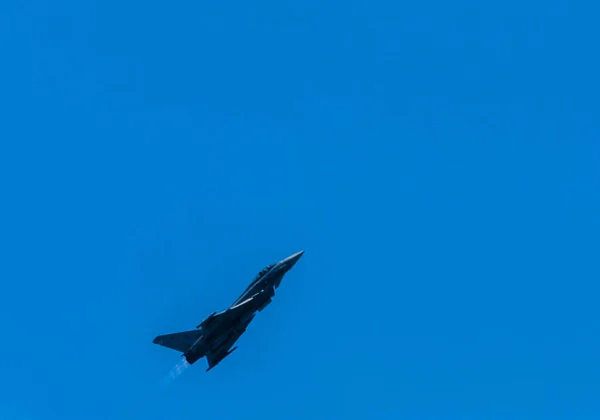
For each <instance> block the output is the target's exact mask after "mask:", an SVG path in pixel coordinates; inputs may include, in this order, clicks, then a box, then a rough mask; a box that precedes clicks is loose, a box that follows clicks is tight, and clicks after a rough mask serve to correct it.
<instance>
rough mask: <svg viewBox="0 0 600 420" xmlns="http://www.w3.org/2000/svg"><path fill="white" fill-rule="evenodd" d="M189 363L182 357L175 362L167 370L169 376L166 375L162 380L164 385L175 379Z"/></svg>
mask: <svg viewBox="0 0 600 420" xmlns="http://www.w3.org/2000/svg"><path fill="white" fill-rule="evenodd" d="M190 366H191V365H190V364H189V363H188V362H187V360H185V359H184V358H183V359H181V361H180V362H179V363H177V364H176V365H175V366H173V368H172V369H171V372H169V376H167V377H166V378H165V380H164V383H165V385H169V384H170V383H171V382H173V381H174V380H175V379H177V378H178V377H179V376H180V375H181V374H182V373H183V372H184V371H185V370H186V369H187V368H188V367H190Z"/></svg>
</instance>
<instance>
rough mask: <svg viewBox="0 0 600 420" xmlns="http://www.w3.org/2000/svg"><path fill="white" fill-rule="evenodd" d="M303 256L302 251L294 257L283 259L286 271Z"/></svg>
mask: <svg viewBox="0 0 600 420" xmlns="http://www.w3.org/2000/svg"><path fill="white" fill-rule="evenodd" d="M303 254H304V251H300V252H296V253H295V254H294V255H290V256H289V257H287V258H286V259H285V262H286V265H287V266H288V270H289V269H290V268H292V267H293V266H294V265H295V264H296V263H297V262H298V260H299V259H300V257H301V256H302V255H303Z"/></svg>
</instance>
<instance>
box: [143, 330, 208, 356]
mask: <svg viewBox="0 0 600 420" xmlns="http://www.w3.org/2000/svg"><path fill="white" fill-rule="evenodd" d="M201 335H202V332H201V331H200V330H191V331H183V332H178V333H173V334H165V335H159V336H157V337H156V338H155V339H154V340H152V342H153V343H154V344H158V345H161V346H163V347H168V348H170V349H173V350H177V351H180V352H182V353H185V352H186V351H188V350H189V349H190V347H192V344H194V343H195V342H196V340H198V338H200V336H201Z"/></svg>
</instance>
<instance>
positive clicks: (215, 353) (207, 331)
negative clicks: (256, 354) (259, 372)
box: [153, 251, 304, 372]
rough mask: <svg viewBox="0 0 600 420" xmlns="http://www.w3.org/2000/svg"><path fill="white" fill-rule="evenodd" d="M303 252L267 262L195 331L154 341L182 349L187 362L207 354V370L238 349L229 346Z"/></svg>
mask: <svg viewBox="0 0 600 420" xmlns="http://www.w3.org/2000/svg"><path fill="white" fill-rule="evenodd" d="M302 254H304V251H300V252H297V253H296V254H294V255H291V256H289V257H287V258H286V259H284V260H281V261H279V262H277V263H275V264H271V265H267V266H266V267H265V268H263V269H262V270H261V271H260V272H259V273H258V274H257V276H256V277H255V278H254V280H253V281H252V283H250V285H249V286H248V287H247V288H246V290H244V293H242V294H241V295H240V297H239V298H237V299H236V300H235V302H233V303H232V304H231V306H230V307H229V308H227V309H226V310H224V311H222V312H219V313H217V312H213V313H212V314H210V315H209V316H207V317H206V318H205V319H204V321H202V322H201V323H200V324H198V325H197V326H196V329H195V330H191V331H183V332H178V333H174V334H166V335H159V336H158V337H156V338H155V339H154V341H153V343H154V344H159V345H161V346H164V347H168V348H170V349H173V350H177V351H180V352H183V357H185V359H186V360H187V362H188V363H189V364H194V363H195V362H197V361H198V360H199V359H201V358H202V357H205V356H206V360H207V362H208V368H207V369H206V371H207V372H208V371H209V370H211V369H212V368H214V367H215V366H216V365H217V364H218V363H219V362H220V361H221V360H223V359H224V358H225V357H227V356H228V355H230V354H231V353H232V352H233V351H235V349H237V346H236V347H234V348H231V347H232V346H233V345H234V344H235V342H236V341H237V340H238V339H239V338H240V336H241V335H242V334H243V333H244V332H245V331H246V328H248V325H249V324H250V322H251V321H252V319H254V317H255V316H256V312H261V311H262V310H263V309H265V308H266V307H267V305H269V304H270V303H271V299H272V298H273V296H275V289H277V288H278V287H279V285H280V284H281V280H283V276H285V274H286V273H287V272H288V271H290V270H291V268H292V267H293V266H294V264H296V262H298V260H299V259H300V257H301V256H302Z"/></svg>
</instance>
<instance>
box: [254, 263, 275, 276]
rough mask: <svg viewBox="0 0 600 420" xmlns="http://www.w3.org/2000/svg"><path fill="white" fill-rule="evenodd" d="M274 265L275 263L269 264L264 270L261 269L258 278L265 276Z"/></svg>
mask: <svg viewBox="0 0 600 420" xmlns="http://www.w3.org/2000/svg"><path fill="white" fill-rule="evenodd" d="M274 266H275V265H274V264H272V265H267V266H266V267H265V268H263V269H262V270H260V272H259V273H258V275H257V276H256V278H257V279H258V278H260V277H262V276H264V275H265V274H267V273H268V272H269V270H270V269H271V268H273V267H274Z"/></svg>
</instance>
